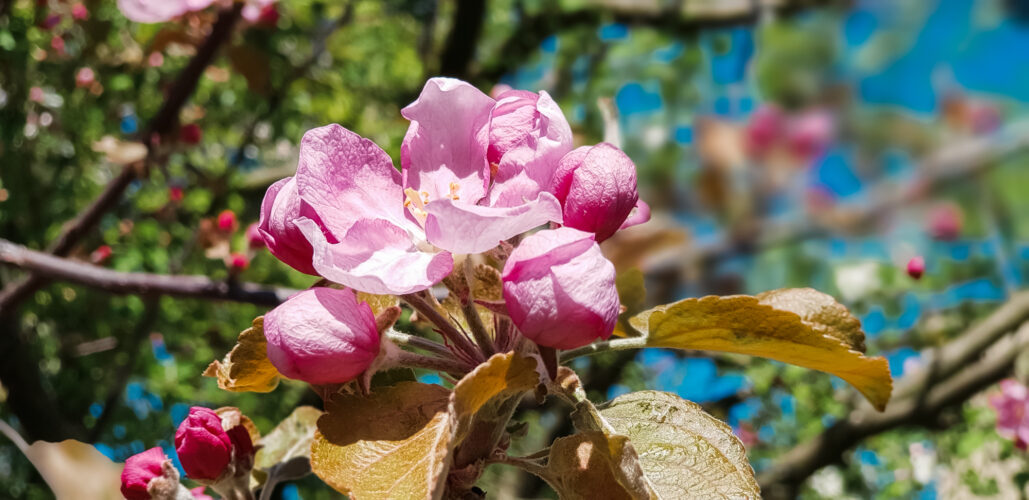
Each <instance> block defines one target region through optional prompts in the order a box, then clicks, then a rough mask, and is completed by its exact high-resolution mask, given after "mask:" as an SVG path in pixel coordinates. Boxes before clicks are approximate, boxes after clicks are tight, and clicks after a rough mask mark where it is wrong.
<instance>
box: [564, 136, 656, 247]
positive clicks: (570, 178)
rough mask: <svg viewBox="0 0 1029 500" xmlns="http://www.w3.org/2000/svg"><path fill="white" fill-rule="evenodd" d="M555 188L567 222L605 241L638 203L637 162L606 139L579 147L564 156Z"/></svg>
mask: <svg viewBox="0 0 1029 500" xmlns="http://www.w3.org/2000/svg"><path fill="white" fill-rule="evenodd" d="M551 182H552V184H551V190H552V192H553V193H554V195H555V196H557V198H558V199H559V200H561V201H562V205H563V206H564V225H566V226H569V227H574V228H576V229H581V230H583V231H589V232H592V233H595V234H596V235H597V241H604V240H606V239H608V238H610V237H611V235H613V234H615V231H618V229H619V228H620V227H621V226H622V223H623V222H625V219H626V218H627V217H628V216H629V214H630V213H631V212H632V210H633V208H635V207H636V202H637V201H638V200H639V195H638V194H637V192H636V166H635V165H634V164H633V163H632V160H630V159H629V157H628V156H626V154H625V153H623V152H622V151H621V150H620V149H618V148H616V147H615V146H613V145H611V144H608V143H606V142H602V143H600V144H597V145H596V146H583V147H580V148H577V149H576V150H574V151H572V152H571V153H569V154H567V155H565V156H564V158H562V159H561V163H560V165H559V166H558V168H557V172H555V173H554V178H553V180H552V181H551Z"/></svg>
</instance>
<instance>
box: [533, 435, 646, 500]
mask: <svg viewBox="0 0 1029 500" xmlns="http://www.w3.org/2000/svg"><path fill="white" fill-rule="evenodd" d="M547 470H548V472H549V473H550V477H549V478H548V481H549V482H550V483H551V486H553V487H554V489H555V490H557V493H558V495H560V497H561V498H562V499H564V500H578V499H582V500H586V499H590V500H592V499H596V498H604V499H612V500H616V499H649V498H651V494H650V488H649V487H648V485H647V480H646V478H645V477H644V475H643V474H644V473H643V470H642V469H641V468H640V463H639V457H637V456H636V450H635V449H633V446H632V445H631V444H630V443H629V439H628V438H626V437H625V436H622V435H611V436H608V435H606V434H604V433H603V432H600V431H588V432H580V433H578V434H573V435H571V436H567V437H563V438H559V439H557V440H555V441H554V444H553V445H551V447H550V456H549V459H548V461H547Z"/></svg>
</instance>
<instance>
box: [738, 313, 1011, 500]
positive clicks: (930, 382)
mask: <svg viewBox="0 0 1029 500" xmlns="http://www.w3.org/2000/svg"><path fill="white" fill-rule="evenodd" d="M1027 295H1029V293H1023V294H1022V295H1020V296H1016V297H1015V298H1013V303H1015V304H1016V305H1017V306H1018V307H1019V308H1020V311H1019V312H1018V313H1017V316H1020V317H1022V318H1023V320H1024V319H1025V318H1026V315H1027V314H1029V312H1027V311H1026V296H1027ZM1014 308H1015V306H1012V307H1010V308H1009V307H1002V308H1000V309H998V310H997V311H996V312H994V313H993V314H992V315H990V316H989V317H988V318H987V319H986V320H984V321H982V322H980V323H979V324H978V325H976V326H975V327H973V328H971V329H970V330H968V332H967V333H965V334H963V335H962V336H961V337H960V338H959V339H958V340H957V341H955V342H956V344H955V345H957V346H963V347H962V348H961V349H962V352H960V353H957V352H952V353H950V354H946V355H943V354H941V356H940V357H941V359H943V358H946V359H947V361H946V362H945V363H944V364H942V365H940V364H939V363H937V365H938V366H940V368H941V369H932V370H924V371H929V372H935V373H940V372H944V373H946V372H950V373H951V374H952V375H951V376H950V377H928V378H927V377H926V375H925V373H924V372H914V373H912V374H911V375H908V376H907V377H904V379H902V380H901V382H900V383H899V384H898V385H899V386H903V387H911V386H914V385H915V384H921V385H918V389H919V390H918V391H912V392H909V393H908V394H906V395H905V396H903V397H899V398H895V399H894V400H893V401H891V402H890V405H889V406H888V407H887V409H886V411H885V412H883V413H879V412H876V411H874V410H872V409H871V408H868V407H864V408H862V409H860V410H856V411H854V412H851V414H850V415H849V416H848V417H847V418H845V419H842V420H840V421H838V422H836V423H835V424H833V425H832V426H831V427H829V428H828V429H826V430H825V431H824V432H823V433H822V434H820V435H819V436H817V437H815V438H814V439H812V440H810V441H808V442H805V443H802V444H800V445H798V446H796V447H794V448H793V449H792V450H790V451H789V452H787V453H786V454H785V455H783V456H782V458H780V459H779V460H778V461H777V462H776V463H775V464H774V466H773V467H772V468H770V469H768V470H766V471H764V472H762V473H761V474H760V475H759V476H758V481H759V483H760V484H761V489H762V493H763V494H764V496H765V498H792V497H795V496H796V493H797V490H798V489H799V487H800V485H801V484H803V482H804V481H805V480H806V479H807V478H808V477H810V476H811V474H813V473H814V472H815V471H817V470H818V469H820V468H821V467H823V466H825V465H827V464H831V463H835V462H838V461H840V459H841V457H842V455H843V453H844V452H846V451H847V450H848V449H850V448H852V447H853V446H855V445H856V444H857V443H859V442H860V441H861V440H863V439H866V438H868V437H870V436H873V435H876V434H880V433H882V432H886V431H888V430H891V429H895V428H898V427H903V426H921V427H930V426H932V425H934V424H935V423H936V422H937V419H938V417H939V414H940V413H941V412H942V411H943V410H945V409H947V408H950V407H952V406H957V405H960V404H961V403H962V402H964V401H965V400H966V399H968V398H969V397H971V396H972V395H974V394H976V393H978V392H980V391H982V390H983V389H985V388H986V387H989V386H990V385H992V384H994V383H996V382H997V381H998V380H1000V379H1002V378H1004V377H1005V376H1006V375H1007V374H1008V373H1009V372H1010V371H1011V369H1012V368H1013V366H1014V363H1015V359H1016V358H1017V356H1018V355H1019V354H1020V353H1021V352H1023V351H1025V350H1026V349H1029V322H1022V323H1021V325H1022V326H1021V327H1020V328H1019V329H1018V331H1017V332H1016V333H1013V334H1008V332H1010V331H1011V330H1012V329H1014V326H1013V325H1012V323H1011V321H1008V319H1009V318H1010V317H1011V316H1012V315H1013V314H1014V313H1013V310H1014ZM987 338H993V339H995V340H996V341H995V342H991V343H989V344H986V345H983V342H982V340H983V339H987ZM956 350H957V349H956V348H955V349H949V346H948V347H946V348H944V349H943V351H944V352H949V351H956ZM984 351H986V355H985V356H984V357H982V359H980V360H979V361H977V362H974V363H969V361H971V360H974V359H975V358H977V357H979V356H981V355H982V354H983V352H984ZM951 363H953V364H954V366H950V364H951ZM955 367H959V368H960V370H955V369H954V368H955Z"/></svg>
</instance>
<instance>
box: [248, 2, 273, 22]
mask: <svg viewBox="0 0 1029 500" xmlns="http://www.w3.org/2000/svg"><path fill="white" fill-rule="evenodd" d="M242 16H243V19H246V20H247V22H250V23H254V24H259V25H262V26H266V27H274V26H275V25H276V24H278V22H279V9H278V8H276V6H275V0H251V1H249V2H247V4H246V5H245V6H244V7H243V12H242Z"/></svg>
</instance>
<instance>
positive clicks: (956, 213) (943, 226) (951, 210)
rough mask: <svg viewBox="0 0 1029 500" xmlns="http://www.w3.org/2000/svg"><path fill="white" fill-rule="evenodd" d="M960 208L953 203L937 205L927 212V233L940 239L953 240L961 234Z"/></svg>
mask: <svg viewBox="0 0 1029 500" xmlns="http://www.w3.org/2000/svg"><path fill="white" fill-rule="evenodd" d="M961 225H962V219H961V209H960V208H958V206H957V205H955V204H953V203H943V204H940V205H937V206H936V207H934V208H933V209H932V211H931V212H929V234H930V235H932V237H933V238H935V239H937V240H941V241H954V240H956V239H957V238H958V236H960V235H961Z"/></svg>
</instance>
